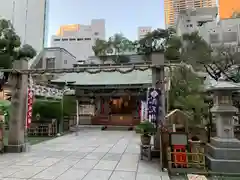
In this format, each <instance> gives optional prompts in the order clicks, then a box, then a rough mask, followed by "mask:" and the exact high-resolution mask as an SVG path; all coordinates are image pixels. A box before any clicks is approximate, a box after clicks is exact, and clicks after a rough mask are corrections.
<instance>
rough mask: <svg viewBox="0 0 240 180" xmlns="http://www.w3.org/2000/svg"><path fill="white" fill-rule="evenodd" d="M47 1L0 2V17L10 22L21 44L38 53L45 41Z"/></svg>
mask: <svg viewBox="0 0 240 180" xmlns="http://www.w3.org/2000/svg"><path fill="white" fill-rule="evenodd" d="M48 1H49V0H0V3H1V6H0V16H1V17H2V18H5V19H7V20H10V21H11V22H12V24H13V26H14V28H15V30H16V33H17V34H18V35H19V36H20V38H21V41H22V43H23V44H29V45H31V46H32V47H33V48H34V49H35V50H36V51H37V52H40V51H41V49H43V47H44V43H45V42H46V41H47V33H48V28H47V26H48V10H49V2H48Z"/></svg>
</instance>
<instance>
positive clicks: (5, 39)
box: [0, 19, 36, 68]
mask: <svg viewBox="0 0 240 180" xmlns="http://www.w3.org/2000/svg"><path fill="white" fill-rule="evenodd" d="M0 35H1V38H0V67H1V68H12V63H13V61H15V60H19V59H21V58H33V57H34V56H35V55H36V51H35V50H34V49H33V48H32V46H30V45H27V44H26V45H22V44H21V41H20V37H19V36H18V35H17V34H16V32H15V30H14V27H13V26H12V24H11V22H10V21H7V20H5V19H1V20H0Z"/></svg>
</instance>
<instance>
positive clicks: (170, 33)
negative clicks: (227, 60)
mask: <svg viewBox="0 0 240 180" xmlns="http://www.w3.org/2000/svg"><path fill="white" fill-rule="evenodd" d="M138 44H139V47H138V53H139V54H144V55H146V56H148V55H150V54H151V53H153V52H162V53H164V55H165V58H166V59H167V60H179V59H180V48H181V47H182V44H181V40H180V38H179V37H178V36H177V35H176V31H175V29H173V28H168V29H156V30H154V31H152V32H150V33H148V34H147V35H146V36H145V37H144V38H142V39H140V40H139V42H138Z"/></svg>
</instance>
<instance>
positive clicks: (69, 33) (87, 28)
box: [51, 19, 105, 61]
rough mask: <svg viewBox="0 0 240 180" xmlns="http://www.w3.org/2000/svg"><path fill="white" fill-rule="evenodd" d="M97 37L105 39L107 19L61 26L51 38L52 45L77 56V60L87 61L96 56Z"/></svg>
mask: <svg viewBox="0 0 240 180" xmlns="http://www.w3.org/2000/svg"><path fill="white" fill-rule="evenodd" d="M97 39H103V40H105V20H104V19H93V20H92V21H91V24H90V25H81V24H73V25H65V26H61V27H60V28H59V30H58V31H57V33H56V35H53V36H52V38H51V46H52V47H61V48H64V49H66V50H67V51H69V52H70V53H71V54H73V55H74V56H76V59H77V61H85V60H86V59H88V57H90V56H94V52H93V50H92V47H93V46H94V45H95V41H96V40H97Z"/></svg>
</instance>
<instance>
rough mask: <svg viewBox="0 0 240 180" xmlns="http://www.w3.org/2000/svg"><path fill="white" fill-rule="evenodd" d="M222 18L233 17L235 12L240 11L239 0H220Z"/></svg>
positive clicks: (220, 15)
mask: <svg viewBox="0 0 240 180" xmlns="http://www.w3.org/2000/svg"><path fill="white" fill-rule="evenodd" d="M218 3H219V17H220V19H227V18H231V17H232V15H233V14H234V13H236V12H237V13H239V12H240V1H239V0H218Z"/></svg>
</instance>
